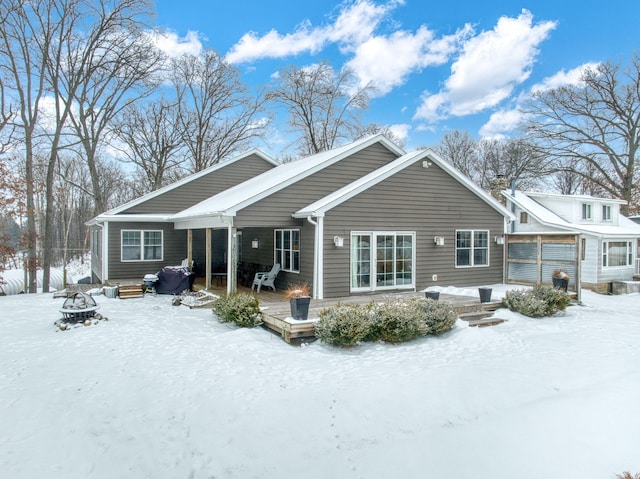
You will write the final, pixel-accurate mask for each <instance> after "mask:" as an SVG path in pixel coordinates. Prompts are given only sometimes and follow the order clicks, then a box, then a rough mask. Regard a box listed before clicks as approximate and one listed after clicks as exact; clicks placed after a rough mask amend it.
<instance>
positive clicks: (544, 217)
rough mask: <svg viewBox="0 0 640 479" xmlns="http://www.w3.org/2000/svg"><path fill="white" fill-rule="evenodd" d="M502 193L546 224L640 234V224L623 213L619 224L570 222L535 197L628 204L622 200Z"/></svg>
mask: <svg viewBox="0 0 640 479" xmlns="http://www.w3.org/2000/svg"><path fill="white" fill-rule="evenodd" d="M501 193H502V196H504V197H505V198H507V200H509V201H511V202H512V203H513V204H515V205H516V206H518V207H519V208H520V209H522V210H524V211H526V212H527V213H528V214H529V215H531V216H532V217H533V218H534V219H535V220H536V221H538V222H539V223H541V224H542V225H544V226H549V227H552V228H558V229H561V230H566V231H571V232H580V233H585V234H591V235H599V236H630V235H631V236H640V225H638V224H636V223H635V222H633V221H631V220H630V219H629V218H627V217H626V216H624V215H622V214H620V215H619V219H618V225H609V224H595V223H594V224H583V223H570V222H569V221H567V220H565V219H563V218H561V217H560V216H559V215H557V214H555V213H554V212H553V211H551V210H550V209H549V208H547V207H546V206H544V205H542V204H540V203H539V202H538V201H536V200H535V198H536V197H541V196H554V197H563V198H567V200H569V199H571V200H574V199H577V200H580V201H584V200H589V201H599V202H602V203H617V204H626V202H625V201H622V200H610V199H604V198H595V197H593V196H584V195H558V194H549V193H537V192H525V191H515V192H514V194H512V193H511V191H509V190H503V191H502V192H501Z"/></svg>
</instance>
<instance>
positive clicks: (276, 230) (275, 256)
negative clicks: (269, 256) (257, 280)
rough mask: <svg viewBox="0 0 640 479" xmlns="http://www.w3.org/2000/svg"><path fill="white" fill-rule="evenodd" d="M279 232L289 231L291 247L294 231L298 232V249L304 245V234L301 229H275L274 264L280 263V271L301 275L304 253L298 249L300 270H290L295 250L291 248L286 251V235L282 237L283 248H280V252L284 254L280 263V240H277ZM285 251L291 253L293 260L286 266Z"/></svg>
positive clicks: (291, 259)
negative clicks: (278, 250) (278, 254)
mask: <svg viewBox="0 0 640 479" xmlns="http://www.w3.org/2000/svg"><path fill="white" fill-rule="evenodd" d="M278 231H282V232H285V231H288V232H289V240H290V243H291V246H292V247H293V238H292V236H293V235H292V234H291V233H293V232H294V231H297V232H298V248H300V247H301V243H302V234H301V231H300V228H274V229H273V264H276V263H280V271H285V272H287V273H294V274H300V266H301V264H300V263H301V260H302V254H301V253H302V252H301V250H300V249H298V250H297V251H298V270H297V271H296V270H294V269H288V266H290V264H291V263H292V262H293V253H294V251H296V250H294V249H293V248H289V249H288V250H285V249H284V234H283V235H282V248H280V251H281V252H282V256H281V258H280V261H278V258H277V255H276V251H277V244H278V240H277V235H278ZM285 251H290V252H291V258H290V261H289V264H288V265H286V267H285V264H284V252H285Z"/></svg>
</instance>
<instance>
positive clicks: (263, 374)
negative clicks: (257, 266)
mask: <svg viewBox="0 0 640 479" xmlns="http://www.w3.org/2000/svg"><path fill="white" fill-rule="evenodd" d="M446 292H449V293H451V292H455V290H454V289H453V288H446ZM500 292H501V286H500V285H497V286H495V285H494V294H500ZM96 299H97V301H98V302H99V304H100V309H99V311H100V312H101V313H102V314H103V315H105V316H107V317H108V318H109V321H102V322H100V323H99V324H97V325H94V326H89V327H78V328H74V329H71V330H68V331H57V330H56V328H55V327H54V325H53V323H54V321H55V320H57V319H59V318H60V317H61V315H60V313H59V312H58V310H59V309H60V307H61V306H62V302H63V300H62V299H52V295H50V294H40V295H29V296H25V295H20V296H10V297H4V298H0V327H1V334H0V477H2V478H11V479H22V478H24V479H27V478H29V479H31V478H47V479H56V478H61V479H62V478H64V479H75V478H82V479H85V478H105V479H117V478H127V479H130V478H154V479H162V478H167V479H169V478H171V479H173V478H181V479H182V478H185V479H186V478H195V479H200V478H203V479H211V478H216V479H226V478H243V479H244V478H298V477H304V478H366V479H368V478H455V479H464V478H473V479H478V478H492V479H500V478H505V479H506V478H509V479H512V478H515V477H517V478H519V479H526V478H532V479H533V478H535V479H541V478H562V479H567V478H576V479H577V478H579V479H590V478H593V479H596V478H597V479H608V478H611V479H614V478H615V476H616V474H619V473H621V472H623V471H626V470H629V471H631V472H634V473H635V472H639V471H640V314H639V312H640V295H637V294H634V295H626V296H599V295H595V294H593V293H590V292H585V293H584V296H583V303H584V304H583V305H582V306H573V307H571V308H569V309H568V310H567V312H566V313H564V314H562V315H560V316H557V317H553V318H544V319H530V318H525V317H522V316H519V315H517V314H514V313H511V312H508V311H500V312H499V313H498V316H499V317H503V318H506V319H508V320H509V321H507V322H506V323H503V324H500V325H498V326H494V327H489V328H482V329H477V328H469V327H466V326H465V324H463V323H461V322H458V324H457V327H456V328H455V329H454V330H453V331H451V332H450V333H448V334H446V335H444V336H442V337H438V338H433V337H429V338H424V339H421V340H418V341H414V342H411V343H407V344H403V345H397V346H393V345H385V344H365V345H361V346H358V347H356V348H353V349H349V350H341V349H336V348H333V347H330V346H327V345H324V344H322V343H320V342H315V343H313V344H310V345H308V346H303V347H299V348H295V347H292V346H289V345H287V344H286V343H284V342H283V341H282V340H281V339H279V338H277V337H276V336H274V335H272V334H270V333H268V332H267V331H265V330H263V329H261V328H257V329H253V330H246V329H245V330H243V329H236V328H234V327H233V326H230V325H227V324H220V323H218V322H216V321H215V320H214V318H213V315H212V314H211V312H210V311H209V310H189V309H187V308H186V307H184V306H178V307H176V306H171V298H170V297H168V296H155V297H153V296H147V297H145V298H139V299H130V300H120V299H109V298H106V297H104V296H98V297H97V298H96Z"/></svg>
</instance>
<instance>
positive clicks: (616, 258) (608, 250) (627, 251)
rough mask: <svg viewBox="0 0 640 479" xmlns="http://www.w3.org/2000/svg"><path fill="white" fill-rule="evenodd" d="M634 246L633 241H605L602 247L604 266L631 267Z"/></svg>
mask: <svg viewBox="0 0 640 479" xmlns="http://www.w3.org/2000/svg"><path fill="white" fill-rule="evenodd" d="M632 264H633V244H632V243H631V241H605V242H604V244H603V247H602V266H604V267H614V266H631V265H632Z"/></svg>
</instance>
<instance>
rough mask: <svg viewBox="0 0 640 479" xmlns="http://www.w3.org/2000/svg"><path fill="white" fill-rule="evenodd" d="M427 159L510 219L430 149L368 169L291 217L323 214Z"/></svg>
mask: <svg viewBox="0 0 640 479" xmlns="http://www.w3.org/2000/svg"><path fill="white" fill-rule="evenodd" d="M427 160H428V161H429V162H433V163H435V164H436V165H438V166H439V167H440V168H442V169H443V170H445V171H446V172H447V173H448V174H449V175H451V176H452V177H454V178H455V179H456V180H458V181H459V182H460V183H462V184H463V185H464V186H466V187H467V188H468V189H470V190H471V191H473V192H474V193H475V194H476V195H478V196H479V197H480V198H481V199H482V200H484V201H485V202H487V203H489V204H490V205H491V206H492V207H493V208H495V209H496V210H497V211H498V212H499V213H501V214H502V215H503V216H505V217H508V218H512V219H513V218H514V216H513V214H512V213H511V212H510V211H509V210H507V209H506V208H505V207H504V206H503V205H502V204H501V203H500V202H499V201H497V200H496V199H495V198H493V197H492V196H491V195H489V194H487V192H485V191H484V190H483V189H481V188H480V187H478V186H477V185H476V184H475V183H473V182H472V181H471V180H469V179H468V178H467V177H466V176H464V175H463V174H461V173H460V172H459V171H458V170H456V169H455V168H454V167H453V166H452V165H451V164H449V163H448V162H446V161H445V160H443V159H442V158H440V157H439V156H438V155H437V154H436V153H435V152H434V151H433V150H431V149H427V150H418V151H414V152H411V153H407V154H405V155H403V156H401V157H400V158H398V159H396V160H394V161H392V162H390V163H387V164H386V165H384V166H382V167H380V168H378V169H377V170H375V171H372V172H371V173H369V174H368V175H365V176H363V177H362V178H358V179H357V180H356V181H353V182H352V183H349V184H348V185H346V186H344V187H342V188H340V189H339V190H336V191H334V192H333V193H331V194H329V195H327V196H325V197H324V198H321V199H319V200H318V201H315V202H314V203H311V204H310V205H308V206H305V207H304V208H302V209H300V210H298V211H296V212H295V213H294V214H293V216H294V217H295V218H304V217H307V216H314V217H317V216H324V214H325V213H326V212H327V211H329V210H331V209H332V208H334V207H336V206H338V205H340V204H342V203H343V202H345V201H347V200H348V199H350V198H353V197H354V196H356V195H357V194H359V193H361V192H363V191H365V190H367V189H368V188H371V187H372V186H374V185H377V184H378V183H380V182H381V181H383V180H385V179H387V178H389V177H391V176H393V175H394V174H395V173H397V172H399V171H401V170H403V169H404V168H406V167H408V166H409V165H412V164H414V163H415V162H417V161H427Z"/></svg>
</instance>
